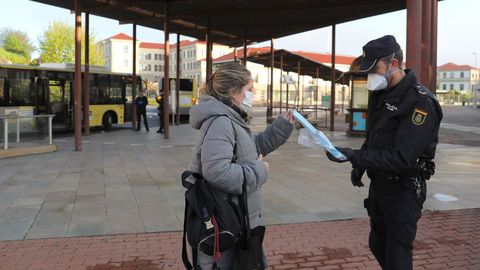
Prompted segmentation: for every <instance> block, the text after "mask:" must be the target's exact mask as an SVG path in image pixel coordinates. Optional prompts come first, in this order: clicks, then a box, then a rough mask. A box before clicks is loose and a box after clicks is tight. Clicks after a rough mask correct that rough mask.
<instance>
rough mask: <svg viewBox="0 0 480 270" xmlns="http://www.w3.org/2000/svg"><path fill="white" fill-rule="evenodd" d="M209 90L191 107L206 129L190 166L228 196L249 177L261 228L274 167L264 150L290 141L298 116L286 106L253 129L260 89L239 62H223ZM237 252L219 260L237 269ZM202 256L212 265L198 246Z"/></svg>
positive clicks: (197, 124)
mask: <svg viewBox="0 0 480 270" xmlns="http://www.w3.org/2000/svg"><path fill="white" fill-rule="evenodd" d="M203 92H204V94H203V95H202V96H201V97H200V103H199V104H198V105H196V106H194V107H193V108H192V109H191V110H190V125H191V126H192V127H193V128H195V129H199V130H200V134H199V139H198V142H197V144H196V147H195V150H194V155H193V160H192V164H191V166H190V170H191V171H193V172H196V173H199V174H201V175H203V177H204V178H205V179H206V181H207V182H208V183H209V184H210V185H212V186H214V187H216V188H217V189H219V190H221V191H223V192H224V194H222V195H224V198H225V199H227V197H228V194H241V193H242V183H243V182H244V181H246V184H247V193H248V195H247V196H248V197H247V200H248V208H249V214H250V227H251V228H255V227H256V226H259V225H262V221H261V206H262V202H261V190H260V189H261V187H262V185H263V184H264V183H265V182H266V181H267V177H268V169H269V167H268V163H267V162H265V161H263V156H266V155H267V154H269V153H270V152H272V151H274V150H275V149H277V148H278V147H279V146H280V145H282V144H284V143H285V142H286V141H287V139H288V137H289V136H290V134H291V133H292V130H293V124H292V123H291V122H292V120H293V117H292V115H291V113H290V112H286V113H284V114H283V115H281V116H279V117H278V118H277V119H276V120H275V121H274V122H273V123H272V124H271V125H270V126H269V127H268V128H267V129H266V130H265V131H264V132H263V133H260V134H258V135H253V134H252V133H251V131H250V128H249V127H248V125H247V122H246V121H247V112H248V111H250V109H251V107H252V104H253V95H254V92H255V90H254V89H253V81H252V77H251V74H250V71H248V69H246V68H245V67H244V66H242V65H240V64H238V63H227V64H224V65H222V66H220V67H219V68H218V69H217V71H216V72H215V73H214V74H213V75H212V76H211V78H210V79H209V80H208V82H207V84H206V85H205V86H204V89H203ZM206 129H208V130H206ZM235 146H236V150H235V152H236V153H235V159H234V158H233V156H234V147H235ZM232 160H235V162H232ZM234 256H235V248H231V249H229V250H226V251H224V252H222V256H221V260H220V261H219V262H217V266H219V267H220V269H222V270H229V269H232V263H233V259H234ZM197 260H198V265H199V266H200V267H201V269H203V270H210V269H212V263H213V258H212V257H210V256H208V255H206V254H204V253H202V252H201V251H198V257H197Z"/></svg>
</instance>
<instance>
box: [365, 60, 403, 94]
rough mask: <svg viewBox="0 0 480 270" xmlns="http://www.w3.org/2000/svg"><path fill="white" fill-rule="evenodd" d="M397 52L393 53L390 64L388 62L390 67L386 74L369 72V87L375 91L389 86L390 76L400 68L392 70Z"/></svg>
mask: <svg viewBox="0 0 480 270" xmlns="http://www.w3.org/2000/svg"><path fill="white" fill-rule="evenodd" d="M394 56H395V54H393V55H392V58H391V59H390V64H388V69H387V73H386V74H385V75H380V74H375V73H369V74H368V77H367V89H368V90H370V91H372V92H374V91H380V90H383V89H386V88H387V87H388V80H387V79H388V77H390V75H392V74H393V73H395V72H397V71H399V69H397V70H395V71H392V72H390V68H391V67H392V66H391V61H392V59H393V57H394Z"/></svg>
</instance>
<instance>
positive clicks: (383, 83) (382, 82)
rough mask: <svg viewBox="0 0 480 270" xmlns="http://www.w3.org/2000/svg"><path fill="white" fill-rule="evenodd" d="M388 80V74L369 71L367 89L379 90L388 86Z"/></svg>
mask: <svg viewBox="0 0 480 270" xmlns="http://www.w3.org/2000/svg"><path fill="white" fill-rule="evenodd" d="M387 86H388V82H387V78H386V76H383V75H380V74H375V73H369V74H368V77H367V89H368V90H370V91H372V92H373V91H379V90H383V89H385V88H387Z"/></svg>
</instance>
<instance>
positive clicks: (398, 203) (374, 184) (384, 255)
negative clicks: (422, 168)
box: [365, 178, 427, 270]
mask: <svg viewBox="0 0 480 270" xmlns="http://www.w3.org/2000/svg"><path fill="white" fill-rule="evenodd" d="M418 183H419V184H420V187H421V188H420V189H419V194H417V189H416V188H415V185H414V180H413V179H397V180H395V179H387V178H372V181H371V184H370V190H369V196H368V199H366V200H365V208H367V211H368V215H369V216H370V227H371V230H370V235H369V241H368V244H369V247H370V250H371V251H372V253H373V255H374V256H375V258H376V259H377V261H378V263H379V264H380V266H381V267H382V269H383V270H397V269H398V270H410V269H413V260H412V250H413V240H415V236H416V233H417V222H418V219H419V218H420V216H421V211H422V208H423V203H424V201H425V198H426V192H427V190H426V188H427V186H426V183H425V181H424V180H418Z"/></svg>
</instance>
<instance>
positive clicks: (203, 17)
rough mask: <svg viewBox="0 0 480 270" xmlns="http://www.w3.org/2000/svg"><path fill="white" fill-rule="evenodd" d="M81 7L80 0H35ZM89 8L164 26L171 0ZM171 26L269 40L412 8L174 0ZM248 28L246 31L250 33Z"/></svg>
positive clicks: (85, 1) (312, 1) (225, 37)
mask: <svg viewBox="0 0 480 270" xmlns="http://www.w3.org/2000/svg"><path fill="white" fill-rule="evenodd" d="M33 1H35V2H40V3H44V4H49V5H53V6H57V7H62V8H66V9H70V10H74V9H75V0H33ZM77 1H80V3H81V6H82V8H81V9H82V11H83V12H89V13H90V14H93V15H97V16H101V17H106V18H110V19H114V20H118V21H119V22H120V23H124V24H127V23H136V24H137V25H141V26H145V27H149V28H154V29H158V30H163V27H164V24H163V21H164V16H165V7H166V5H165V2H166V0H137V1H131V0H129V1H127V0H77ZM169 2H170V12H169V15H170V32H171V33H177V34H181V35H185V36H189V37H194V38H197V39H200V40H204V39H205V33H206V29H207V24H209V25H210V29H211V30H210V32H211V37H212V40H213V41H214V42H216V43H220V44H225V45H228V46H241V45H242V44H243V41H244V36H246V37H247V43H248V44H251V43H255V42H263V41H267V40H269V39H271V38H272V37H274V38H280V37H284V36H289V35H292V34H296V33H300V32H305V31H309V30H314V29H318V28H322V27H326V26H330V25H333V24H339V23H343V22H348V21H352V20H356V19H361V18H365V17H370V16H374V15H379V14H383V13H387V12H392V11H397V10H401V9H405V8H406V2H407V1H405V0H381V1H379V0H169ZM245 34H246V35H245Z"/></svg>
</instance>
